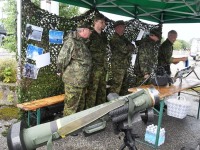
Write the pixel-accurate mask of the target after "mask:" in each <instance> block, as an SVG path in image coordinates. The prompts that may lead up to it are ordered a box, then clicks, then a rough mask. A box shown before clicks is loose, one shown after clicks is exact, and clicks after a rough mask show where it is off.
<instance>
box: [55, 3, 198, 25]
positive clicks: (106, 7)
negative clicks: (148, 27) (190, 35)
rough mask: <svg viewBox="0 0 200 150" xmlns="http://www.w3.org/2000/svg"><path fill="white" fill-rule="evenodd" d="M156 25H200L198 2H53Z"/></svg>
mask: <svg viewBox="0 0 200 150" xmlns="http://www.w3.org/2000/svg"><path fill="white" fill-rule="evenodd" d="M54 1H58V2H62V3H67V4H71V5H75V6H79V7H85V8H93V7H95V8H97V9H98V10H99V11H103V12H109V13H112V14H118V15H122V16H128V17H132V18H138V19H144V20H148V21H152V22H156V23H200V0H54Z"/></svg>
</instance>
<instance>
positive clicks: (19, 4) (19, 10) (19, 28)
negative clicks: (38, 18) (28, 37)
mask: <svg viewBox="0 0 200 150" xmlns="http://www.w3.org/2000/svg"><path fill="white" fill-rule="evenodd" d="M21 36H22V0H17V60H18V69H17V79H18V80H20V79H21V69H20V68H21V49H22V38H21Z"/></svg>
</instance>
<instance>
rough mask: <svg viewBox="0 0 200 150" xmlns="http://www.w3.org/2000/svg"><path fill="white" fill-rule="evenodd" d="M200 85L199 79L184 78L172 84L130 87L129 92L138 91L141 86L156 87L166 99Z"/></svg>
mask: <svg viewBox="0 0 200 150" xmlns="http://www.w3.org/2000/svg"><path fill="white" fill-rule="evenodd" d="M198 85H200V80H197V79H183V80H182V82H180V81H179V80H178V81H177V82H175V83H174V84H172V85H171V86H162V87H161V86H154V85H143V86H140V87H135V88H130V89H128V91H129V92H136V91H137V90H138V89H139V88H142V89H147V88H149V87H152V86H153V87H154V88H156V89H157V90H158V91H159V97H160V99H161V100H162V99H164V98H165V97H167V96H170V95H173V94H175V93H178V92H181V91H183V90H187V89H190V88H193V87H195V86H198Z"/></svg>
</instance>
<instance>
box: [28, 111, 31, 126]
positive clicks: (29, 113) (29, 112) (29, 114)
mask: <svg viewBox="0 0 200 150" xmlns="http://www.w3.org/2000/svg"><path fill="white" fill-rule="evenodd" d="M30 117H31V111H28V127H30Z"/></svg>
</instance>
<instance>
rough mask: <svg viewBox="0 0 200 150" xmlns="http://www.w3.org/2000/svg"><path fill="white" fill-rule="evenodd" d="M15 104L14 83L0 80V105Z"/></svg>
mask: <svg viewBox="0 0 200 150" xmlns="http://www.w3.org/2000/svg"><path fill="white" fill-rule="evenodd" d="M16 104H17V94H16V84H15V83H2V82H0V106H1V105H16Z"/></svg>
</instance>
